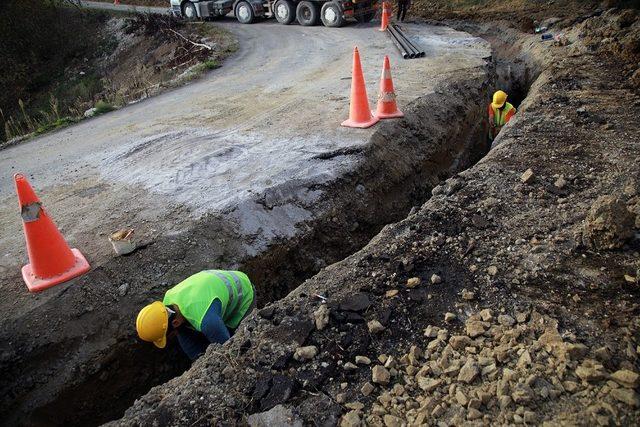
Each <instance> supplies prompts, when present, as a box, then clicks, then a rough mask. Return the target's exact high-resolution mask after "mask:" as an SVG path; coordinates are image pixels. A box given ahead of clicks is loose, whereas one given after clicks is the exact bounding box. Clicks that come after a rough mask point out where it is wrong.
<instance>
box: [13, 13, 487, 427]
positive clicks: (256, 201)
mask: <svg viewBox="0 0 640 427" xmlns="http://www.w3.org/2000/svg"><path fill="white" fill-rule="evenodd" d="M203 25H211V24H203ZM215 25H223V26H225V28H227V29H229V30H230V31H232V32H233V33H235V34H236V35H237V37H238V39H239V40H240V50H239V52H238V53H237V54H236V55H235V57H233V58H231V59H229V60H227V61H226V62H225V64H224V66H223V67H222V68H221V69H219V70H216V71H213V72H211V73H210V74H208V75H207V76H205V77H204V78H203V79H201V80H199V81H198V82H195V83H193V84H191V85H189V86H186V87H183V88H180V89H176V90H172V91H170V92H167V93H165V94H163V95H160V96H157V97H154V98H152V99H147V100H144V101H141V102H138V103H136V104H134V105H130V106H127V107H125V108H123V109H121V110H118V111H115V112H112V113H109V114H106V115H104V116H100V117H97V118H93V119H90V120H86V121H84V122H82V123H80V124H78V125H76V126H72V127H69V128H67V129H64V130H61V131H58V132H55V133H52V134H49V135H46V136H43V137H40V138H36V139H33V140H31V141H29V142H26V143H23V144H21V145H18V146H14V147H11V148H9V149H6V150H3V151H2V157H1V159H0V169H1V170H3V171H5V173H4V174H2V176H0V227H1V228H2V230H3V233H2V236H0V269H2V272H3V274H2V278H1V280H0V292H2V293H3V294H4V295H5V296H7V297H6V298H2V299H1V300H0V309H2V310H3V312H4V313H5V315H4V318H3V321H2V322H3V323H2V328H0V330H2V331H3V332H2V333H0V341H2V342H4V343H7V345H6V348H4V349H3V351H2V352H0V356H1V357H0V368H1V369H0V370H1V371H2V373H3V375H2V384H0V389H2V390H6V393H5V394H3V395H2V398H1V399H0V402H1V404H0V412H6V411H9V408H10V409H11V411H10V414H11V417H10V418H7V421H8V422H10V423H15V422H18V420H20V422H23V423H25V422H27V423H38V422H45V421H50V419H51V417H52V416H54V415H55V416H56V417H57V419H59V420H60V422H61V423H62V422H66V423H85V424H86V423H97V422H100V421H105V420H108V419H110V418H112V417H114V416H117V415H119V414H121V413H122V411H123V410H124V409H125V408H126V407H128V405H130V404H131V403H132V402H133V400H134V399H135V398H136V397H138V396H140V395H141V394H142V393H144V392H146V391H147V390H148V389H149V387H150V386H152V385H154V384H158V383H160V382H162V381H165V380H166V379H168V378H170V377H172V376H174V375H176V374H179V373H180V372H181V371H182V370H183V369H184V367H185V364H184V361H181V360H178V359H176V357H177V356H176V354H174V355H173V356H171V355H166V354H160V353H159V352H154V351H153V350H152V349H149V348H147V347H146V346H142V345H140V343H138V342H137V340H136V339H135V338H134V331H133V328H132V327H131V325H132V324H133V317H134V316H135V313H136V310H137V309H139V307H140V306H141V305H142V304H144V303H146V302H148V301H150V300H151V299H153V298H158V297H159V296H160V295H161V294H162V292H164V290H166V288H167V287H168V286H170V285H171V284H173V283H175V282H176V281H178V280H180V279H181V278H183V277H185V276H186V275H188V274H191V273H193V272H195V271H197V270H198V269H202V268H207V267H210V266H211V265H212V264H215V265H216V266H218V267H220V268H232V267H238V266H242V267H244V268H246V269H248V270H247V271H249V272H250V273H252V278H256V280H257V282H258V283H259V285H260V287H259V292H260V294H261V297H262V298H263V301H269V300H272V299H274V298H277V297H280V296H283V295H286V293H288V291H289V290H290V289H291V286H293V285H294V284H296V285H297V284H298V283H300V281H301V280H302V279H304V278H306V277H309V275H311V274H313V273H315V272H316V271H318V269H319V268H321V267H322V266H323V265H326V264H327V263H332V262H334V261H335V260H337V259H340V258H341V257H343V256H344V255H346V254H347V253H350V252H349V251H353V250H355V249H357V248H359V247H361V246H362V245H363V244H365V243H366V241H368V239H369V238H370V237H371V236H372V235H373V234H374V233H375V232H376V231H377V230H379V229H380V227H382V226H383V225H384V224H386V223H388V222H390V221H395V220H398V219H399V218H401V217H402V215H403V214H406V212H407V211H408V209H410V208H411V206H412V205H415V204H418V203H420V200H424V197H426V196H425V194H428V192H429V191H430V189H431V187H432V186H433V185H435V184H436V183H437V182H438V180H439V179H441V178H442V177H446V176H447V175H448V174H449V173H450V170H456V169H458V168H460V167H463V166H464V164H466V162H468V160H469V157H470V155H469V153H468V147H469V145H470V144H471V143H472V142H473V141H475V139H473V138H472V136H474V135H476V134H477V131H478V129H476V127H477V125H478V123H480V122H481V120H480V118H479V117H478V115H477V113H478V112H480V113H481V112H482V109H481V108H479V105H480V103H484V100H485V99H486V96H487V93H486V92H487V91H488V79H489V73H490V67H488V64H489V61H488V60H487V58H489V57H490V55H491V53H490V47H489V45H488V44H487V43H486V42H484V41H482V40H480V39H477V38H474V37H471V36H470V35H468V34H466V33H463V32H458V31H454V30H452V29H449V28H446V27H431V26H417V25H406V26H405V28H406V30H407V33H408V34H409V35H410V36H411V37H412V38H413V39H414V41H415V42H417V43H419V44H420V45H422V46H423V47H424V49H425V51H426V52H427V56H426V58H423V59H419V60H409V61H404V60H402V59H401V58H400V56H399V54H398V53H397V51H396V50H395V47H394V46H393V44H392V43H391V41H390V40H389V38H388V36H387V35H386V34H384V33H380V32H378V31H376V29H375V24H371V25H364V26H356V25H350V26H347V27H345V28H340V29H328V28H324V27H301V26H297V25H293V26H286V27H285V26H281V25H278V24H275V23H274V22H271V21H264V22H261V23H258V24H255V25H240V24H238V23H237V22H236V21H235V20H233V19H230V18H229V19H226V20H223V21H222V22H217V23H216V24H215ZM354 45H357V46H358V47H359V48H360V52H361V56H362V59H363V68H364V70H365V78H366V80H367V89H368V91H369V98H370V100H371V101H372V106H373V101H374V100H375V97H376V96H377V84H378V79H379V76H380V69H381V66H382V59H383V56H384V55H385V54H388V55H389V56H390V57H391V63H392V67H393V77H394V83H395V87H396V91H397V93H398V102H399V105H400V106H401V108H402V109H403V110H404V111H405V112H406V113H407V119H405V120H401V121H395V122H387V123H384V124H380V125H378V126H377V127H376V128H373V129H368V130H354V129H347V128H342V127H340V126H339V123H340V122H341V121H342V120H344V119H345V118H346V116H347V114H348V104H349V99H348V94H349V88H350V74H351V52H352V49H353V46H354ZM452 95H453V96H452ZM435 105H438V106H439V107H441V108H443V109H445V110H449V111H455V112H456V121H455V122H451V120H450V117H449V115H448V114H443V113H442V112H438V113H435V114H432V111H433V106H435ZM478 149H481V147H480V146H479V147H478ZM15 172H23V173H25V174H27V176H28V177H29V178H30V180H31V182H32V184H33V185H34V187H35V188H36V191H37V192H38V193H39V194H40V196H41V198H42V201H43V202H44V204H45V206H46V207H47V208H48V211H49V212H50V214H51V215H52V216H53V218H54V219H55V221H56V223H57V225H58V226H59V227H60V228H61V230H62V231H63V233H64V235H65V237H66V238H67V239H68V241H69V242H70V243H71V244H72V245H73V246H74V247H78V248H80V249H81V250H82V251H83V253H84V254H85V255H86V257H87V258H88V260H89V261H90V262H91V264H92V271H91V272H90V273H89V274H87V275H85V276H83V277H82V278H80V279H78V280H75V281H72V282H70V283H68V284H64V285H61V286H58V287H55V288H52V289H50V290H48V291H46V292H44V293H42V294H39V295H32V294H29V293H27V291H26V287H25V285H24V283H22V280H21V278H20V266H21V265H22V264H24V263H25V262H26V260H27V257H26V253H25V249H24V241H23V236H22V231H21V223H20V219H19V214H18V212H17V206H16V205H17V203H16V200H15V194H14V190H13V184H12V178H11V176H12V174H13V173H15ZM320 221H325V222H324V223H323V224H324V225H323V226H322V227H318V224H319V223H320ZM124 226H130V227H133V228H135V230H136V236H138V237H137V238H138V242H139V243H140V244H141V245H142V246H144V249H143V250H139V251H138V252H136V253H135V254H134V255H133V256H129V257H122V258H115V257H114V256H113V254H112V252H111V247H110V244H109V242H108V240H107V236H108V234H109V233H110V232H112V231H114V230H116V229H118V228H120V227H124ZM298 235H304V236H306V237H304V239H301V238H299V237H297V239H298V242H295V244H289V243H288V242H291V241H293V240H294V237H295V236H298ZM300 242H302V243H300ZM286 245H289V246H286ZM332 245H333V246H332ZM310 247H312V248H313V251H310V250H309V248H310ZM283 248H285V249H283ZM25 372H29V375H28V376H26V377H25V374H24V373H25ZM132 377H135V378H136V381H135V384H133V383H132V382H131V381H130V378H132ZM104 393H108V394H110V395H112V396H117V397H118V398H117V399H115V400H114V399H109V400H105V399H104V398H103V397H104ZM27 414H28V416H29V417H30V418H27Z"/></svg>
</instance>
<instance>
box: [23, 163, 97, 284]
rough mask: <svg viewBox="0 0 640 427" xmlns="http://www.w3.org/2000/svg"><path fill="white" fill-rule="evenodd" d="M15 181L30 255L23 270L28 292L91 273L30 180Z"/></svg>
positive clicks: (86, 263) (82, 257)
mask: <svg viewBox="0 0 640 427" xmlns="http://www.w3.org/2000/svg"><path fill="white" fill-rule="evenodd" d="M13 179H14V181H15V184H16V192H17V193H18V201H19V203H20V211H21V212H20V214H21V215H22V221H23V227H24V236H25V239H26V241H27V252H28V253H29V264H27V265H25V266H24V267H22V278H23V279H24V281H25V283H26V284H27V288H29V291H31V292H39V291H42V290H44V289H47V288H50V287H52V286H54V285H57V284H59V283H62V282H66V281H67V280H69V279H72V278H74V277H76V276H79V275H81V274H83V273H86V272H87V271H89V268H90V267H89V263H88V262H87V260H86V259H85V258H84V256H82V254H81V253H80V251H79V250H77V249H69V246H68V245H67V242H65V240H64V237H62V234H60V231H59V230H58V228H57V227H56V226H55V224H54V223H53V221H52V220H51V218H50V217H49V215H47V213H46V211H45V210H44V208H43V207H42V203H40V200H39V199H38V196H36V193H35V192H34V191H33V189H32V188H31V186H30V185H29V182H28V181H27V178H25V177H24V176H23V175H22V174H19V173H18V174H15V175H14V176H13Z"/></svg>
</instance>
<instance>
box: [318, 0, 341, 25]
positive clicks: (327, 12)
mask: <svg viewBox="0 0 640 427" xmlns="http://www.w3.org/2000/svg"><path fill="white" fill-rule="evenodd" d="M320 19H321V20H322V23H323V24H324V26H325V27H342V25H343V24H344V17H343V16H342V8H340V6H339V5H338V4H337V3H335V2H332V1H328V2H326V3H325V4H323V5H322V10H321V11H320Z"/></svg>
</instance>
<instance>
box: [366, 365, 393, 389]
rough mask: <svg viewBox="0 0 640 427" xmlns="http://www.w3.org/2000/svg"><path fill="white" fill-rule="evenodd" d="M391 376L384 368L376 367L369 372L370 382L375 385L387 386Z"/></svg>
mask: <svg viewBox="0 0 640 427" xmlns="http://www.w3.org/2000/svg"><path fill="white" fill-rule="evenodd" d="M390 379H391V374H390V373H389V371H388V370H387V368H385V367H384V366H380V365H376V366H374V367H373V369H372V370H371V380H372V381H373V382H374V383H376V384H382V385H386V384H389V380H390Z"/></svg>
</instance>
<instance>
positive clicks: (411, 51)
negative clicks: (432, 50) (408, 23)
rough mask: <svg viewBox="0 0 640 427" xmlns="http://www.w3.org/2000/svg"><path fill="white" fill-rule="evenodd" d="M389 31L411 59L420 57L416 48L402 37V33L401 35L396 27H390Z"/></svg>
mask: <svg viewBox="0 0 640 427" xmlns="http://www.w3.org/2000/svg"><path fill="white" fill-rule="evenodd" d="M391 31H392V32H393V33H394V34H395V35H396V37H398V39H399V40H400V41H401V42H402V43H403V44H404V45H405V46H406V47H407V49H409V54H410V55H411V57H412V58H419V57H420V51H419V50H418V49H416V47H415V46H413V45H412V44H411V42H410V41H409V40H408V39H407V37H406V36H405V35H404V33H402V31H400V29H399V28H398V26H397V25H392V26H391Z"/></svg>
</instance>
